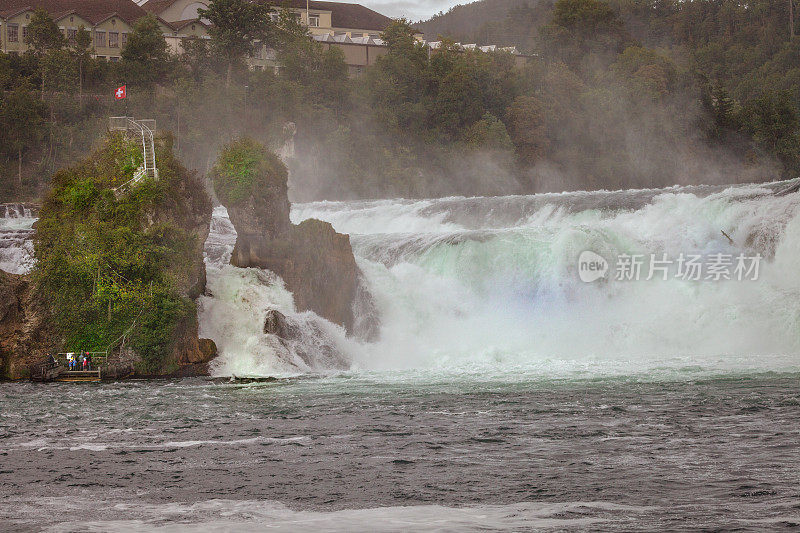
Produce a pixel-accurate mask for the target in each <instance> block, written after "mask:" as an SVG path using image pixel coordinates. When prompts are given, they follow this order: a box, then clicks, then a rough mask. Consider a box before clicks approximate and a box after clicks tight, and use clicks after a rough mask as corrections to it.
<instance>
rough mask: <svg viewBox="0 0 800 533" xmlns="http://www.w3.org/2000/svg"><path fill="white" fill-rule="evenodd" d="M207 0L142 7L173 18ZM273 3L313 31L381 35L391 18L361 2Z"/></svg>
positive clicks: (190, 14) (151, 0)
mask: <svg viewBox="0 0 800 533" xmlns="http://www.w3.org/2000/svg"><path fill="white" fill-rule="evenodd" d="M208 4H209V0H147V1H146V2H144V3H143V4H142V8H144V9H145V10H147V11H149V12H151V13H154V14H156V15H158V16H159V17H161V18H162V19H164V20H166V21H168V22H172V21H177V20H186V19H192V18H197V10H198V9H200V8H203V9H205V8H207V7H208ZM270 4H271V5H273V6H275V7H276V8H278V9H280V8H285V9H288V10H289V11H291V12H292V13H295V14H296V16H297V17H298V18H299V19H300V21H301V22H302V23H303V24H304V25H305V26H307V27H308V29H309V32H311V34H312V35H325V34H330V35H347V36H348V37H364V36H371V37H379V36H380V33H381V32H382V31H383V30H385V29H386V27H387V26H389V24H391V22H392V19H391V18H389V17H387V16H385V15H381V14H380V13H378V12H377V11H373V10H372V9H369V8H368V7H365V6H362V5H360V4H349V3H345V2H323V1H318V0H309V2H308V3H306V0H275V1H274V2H270ZM306 7H308V12H307V13H306ZM420 36H421V34H420Z"/></svg>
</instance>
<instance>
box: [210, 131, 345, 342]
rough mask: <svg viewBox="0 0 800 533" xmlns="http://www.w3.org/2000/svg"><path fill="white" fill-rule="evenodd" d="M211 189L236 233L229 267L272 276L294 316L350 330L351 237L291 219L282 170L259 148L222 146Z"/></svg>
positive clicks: (249, 143) (240, 144)
mask: <svg viewBox="0 0 800 533" xmlns="http://www.w3.org/2000/svg"><path fill="white" fill-rule="evenodd" d="M213 176H214V189H215V191H216V193H217V196H218V197H219V199H220V201H221V202H222V203H223V204H224V205H225V207H227V209H228V216H229V217H230V219H231V222H232V223H233V226H234V227H235V228H236V233H237V238H236V246H235V248H234V251H233V255H232V257H231V264H233V265H235V266H238V267H259V268H265V269H268V270H271V271H273V272H275V273H276V274H278V275H279V276H280V277H281V278H282V279H283V281H284V282H285V283H286V288H287V289H289V290H290V291H291V292H292V293H293V295H294V299H295V305H296V306H297V308H298V309H299V310H311V311H314V312H315V313H317V314H318V315H320V316H322V317H324V318H326V319H328V320H330V321H331V322H334V323H336V324H340V325H342V326H344V327H345V329H347V331H348V332H353V327H354V322H355V320H354V316H353V306H354V302H355V300H356V298H357V296H358V293H359V275H360V272H359V269H358V266H357V265H356V261H355V258H354V257H353V250H352V248H351V246H350V237H349V236H348V235H343V234H341V233H337V232H336V231H335V230H334V229H333V227H332V226H331V225H330V224H329V223H327V222H322V221H319V220H306V221H304V222H303V223H301V224H299V225H293V224H292V223H291V221H290V220H289V200H288V187H287V179H288V173H287V170H286V167H285V166H284V165H283V163H282V162H281V161H280V159H278V157H277V156H276V155H275V154H273V153H271V152H269V151H268V150H267V149H266V148H264V147H263V146H261V145H260V144H258V143H256V142H254V141H251V140H248V139H242V140H239V141H235V142H233V143H231V144H230V145H228V146H226V147H225V148H224V149H223V151H222V153H221V155H220V158H219V160H218V161H217V164H216V166H215V167H214V171H213Z"/></svg>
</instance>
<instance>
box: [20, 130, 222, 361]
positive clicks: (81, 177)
mask: <svg viewBox="0 0 800 533" xmlns="http://www.w3.org/2000/svg"><path fill="white" fill-rule="evenodd" d="M156 161H157V167H158V170H159V179H157V180H155V179H145V180H142V181H141V182H139V183H137V184H136V185H134V186H132V187H131V188H130V189H128V190H127V191H126V192H124V193H121V194H115V193H114V190H113V188H115V187H118V186H119V185H121V184H123V183H125V182H126V181H128V180H129V179H130V178H131V177H133V172H134V171H135V169H136V168H137V167H138V165H139V164H140V163H141V145H140V144H139V143H138V142H137V141H136V140H135V139H130V138H127V137H126V136H124V135H113V136H111V137H110V138H109V139H108V140H107V142H106V143H105V144H104V145H103V146H102V147H101V148H100V149H99V150H98V151H97V152H95V153H94V154H93V155H92V156H90V157H88V158H86V159H85V160H83V161H81V162H79V163H77V164H76V165H74V166H72V167H70V168H67V169H64V170H61V171H59V172H58V173H56V175H55V177H54V179H53V190H52V191H51V192H50V194H49V195H48V196H47V198H46V199H45V201H44V203H43V205H42V209H41V212H40V218H39V222H38V224H37V232H36V240H35V254H36V260H37V264H36V269H35V271H34V273H33V276H34V280H35V291H36V293H37V294H38V295H39V297H40V298H42V299H43V300H44V301H46V302H47V306H48V308H49V310H50V312H51V313H52V316H53V319H54V325H55V327H56V329H57V331H58V332H59V334H60V335H61V336H62V337H63V348H64V349H67V350H70V351H77V350H87V351H104V350H106V349H111V350H112V354H113V353H115V351H116V352H120V353H121V352H122V351H125V353H126V354H128V356H126V358H125V361H126V362H125V364H130V361H131V360H133V361H134V362H135V364H134V366H135V369H134V370H135V371H136V373H138V374H143V375H154V374H169V373H172V372H175V371H176V370H177V369H178V368H179V367H180V366H181V365H182V364H185V363H186V362H188V361H189V360H190V359H199V358H201V357H202V356H201V350H200V348H199V346H198V341H197V319H196V309H195V304H194V301H193V300H194V298H196V297H197V296H198V295H199V294H201V293H202V292H203V290H204V289H205V266H204V264H203V243H204V241H205V239H206V237H207V235H208V228H209V222H210V217H211V202H210V200H209V198H208V196H207V194H206V193H205V190H204V188H203V186H202V183H201V182H200V181H199V180H198V179H196V177H195V176H194V175H193V174H192V173H191V172H189V171H188V170H186V169H185V168H184V167H183V166H182V165H181V164H180V163H179V162H178V161H177V160H176V159H175V157H174V156H173V153H172V146H171V139H170V138H169V137H166V138H160V139H159V140H158V142H157V147H156ZM123 348H124V350H123ZM131 350H132V353H133V357H130V353H131ZM111 361H112V364H113V361H114V359H113V357H112V358H111Z"/></svg>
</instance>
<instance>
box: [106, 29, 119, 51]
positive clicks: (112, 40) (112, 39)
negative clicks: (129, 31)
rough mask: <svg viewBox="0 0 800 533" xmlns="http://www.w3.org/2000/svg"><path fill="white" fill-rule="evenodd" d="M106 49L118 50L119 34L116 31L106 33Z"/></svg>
mask: <svg viewBox="0 0 800 533" xmlns="http://www.w3.org/2000/svg"><path fill="white" fill-rule="evenodd" d="M108 47H109V48H119V32H117V31H110V32H108Z"/></svg>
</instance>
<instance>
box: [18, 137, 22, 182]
mask: <svg viewBox="0 0 800 533" xmlns="http://www.w3.org/2000/svg"><path fill="white" fill-rule="evenodd" d="M17 156H18V159H17V180H18V181H19V185H20V187H21V186H22V146H20V147H19V148H17Z"/></svg>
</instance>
